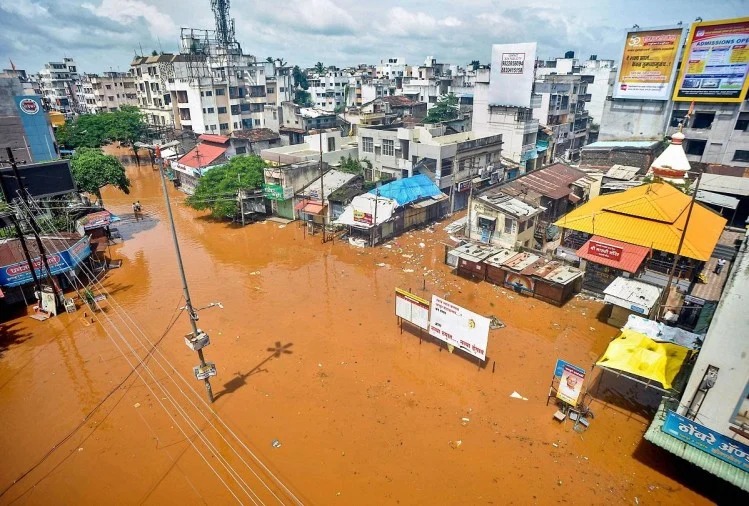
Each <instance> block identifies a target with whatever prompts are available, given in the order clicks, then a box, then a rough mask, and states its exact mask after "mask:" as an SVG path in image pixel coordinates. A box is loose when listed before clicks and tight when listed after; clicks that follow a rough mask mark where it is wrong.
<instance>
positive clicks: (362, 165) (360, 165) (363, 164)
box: [338, 155, 372, 175]
mask: <svg viewBox="0 0 749 506" xmlns="http://www.w3.org/2000/svg"><path fill="white" fill-rule="evenodd" d="M364 169H369V170H372V162H370V161H369V160H367V159H359V158H354V157H352V156H351V155H348V158H345V157H343V156H342V157H341V161H340V163H339V165H338V170H340V171H342V172H348V173H349V174H356V175H360V174H364Z"/></svg>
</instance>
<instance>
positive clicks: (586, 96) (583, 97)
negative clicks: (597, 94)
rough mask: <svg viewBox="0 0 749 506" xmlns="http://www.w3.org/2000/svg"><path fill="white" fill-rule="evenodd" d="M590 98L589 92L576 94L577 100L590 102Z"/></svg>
mask: <svg viewBox="0 0 749 506" xmlns="http://www.w3.org/2000/svg"><path fill="white" fill-rule="evenodd" d="M591 98H592V97H591V95H590V93H585V94H583V95H578V96H577V100H578V102H590V99H591Z"/></svg>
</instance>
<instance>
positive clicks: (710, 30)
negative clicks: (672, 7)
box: [673, 18, 749, 102]
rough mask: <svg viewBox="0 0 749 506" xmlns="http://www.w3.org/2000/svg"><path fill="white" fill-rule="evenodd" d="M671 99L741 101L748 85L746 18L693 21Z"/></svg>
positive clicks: (748, 24) (686, 100) (748, 63)
mask: <svg viewBox="0 0 749 506" xmlns="http://www.w3.org/2000/svg"><path fill="white" fill-rule="evenodd" d="M684 55H685V57H684V59H683V61H682V64H681V72H680V74H679V79H678V80H677V81H676V87H675V89H674V96H673V99H674V101H681V102H741V101H742V100H744V97H745V96H746V91H747V87H749V79H747V73H749V18H735V19H726V20H722V21H706V22H700V23H694V24H693V25H692V31H691V32H690V35H689V40H688V41H687V45H686V48H685V51H684Z"/></svg>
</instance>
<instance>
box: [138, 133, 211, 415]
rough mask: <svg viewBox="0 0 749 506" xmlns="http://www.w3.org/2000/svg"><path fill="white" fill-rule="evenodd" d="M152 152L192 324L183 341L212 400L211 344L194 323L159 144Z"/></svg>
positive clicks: (198, 376)
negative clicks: (194, 357)
mask: <svg viewBox="0 0 749 506" xmlns="http://www.w3.org/2000/svg"><path fill="white" fill-rule="evenodd" d="M153 149H154V153H155V155H156V159H157V163H158V166H159V176H160V177H161V187H162V189H163V190H164V202H165V203H166V211H167V215H168V216H169V225H170V228H171V231H172V240H173V241H174V251H175V253H176V254H177V266H178V267H179V274H180V276H181V277H182V292H183V293H184V297H185V308H186V309H187V314H188V316H189V317H190V325H191V326H192V334H188V335H187V336H185V343H186V344H187V346H188V348H190V349H191V350H193V351H196V352H198V358H199V359H200V365H198V366H196V367H193V372H194V373H195V378H197V379H198V380H203V381H204V382H205V391H206V393H207V394H208V400H209V401H211V402H213V390H212V389H211V379H210V378H211V376H215V375H216V364H214V363H213V362H206V361H205V357H204V356H203V348H205V347H206V346H208V345H209V344H211V341H210V338H209V337H208V334H206V333H205V332H203V331H202V330H200V329H199V328H198V325H197V324H196V323H195V322H196V321H197V320H198V313H197V312H196V311H195V309H194V308H193V307H192V300H191V299H190V290H189V288H188V287H187V277H186V276H185V267H184V265H183V264H182V253H181V252H180V249H179V241H178V240H177V229H176V228H175V227H174V216H173V215H172V206H171V203H170V202H169V191H168V190H167V187H166V178H165V177H164V170H163V165H164V163H163V159H162V158H161V146H155V147H154V148H153Z"/></svg>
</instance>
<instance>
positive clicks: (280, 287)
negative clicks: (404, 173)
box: [0, 151, 731, 505]
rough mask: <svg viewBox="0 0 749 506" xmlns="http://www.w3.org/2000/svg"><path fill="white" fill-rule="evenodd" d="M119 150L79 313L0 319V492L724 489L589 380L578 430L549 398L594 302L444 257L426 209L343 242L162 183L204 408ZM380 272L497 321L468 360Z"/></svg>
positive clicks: (621, 496) (163, 266)
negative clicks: (208, 214) (593, 389)
mask: <svg viewBox="0 0 749 506" xmlns="http://www.w3.org/2000/svg"><path fill="white" fill-rule="evenodd" d="M124 153H125V152H124V151H123V152H122V153H121V154H124ZM128 171H129V175H130V177H131V179H132V182H133V186H132V193H131V195H124V194H122V193H119V192H118V191H116V190H112V189H110V188H108V189H106V190H105V191H104V202H105V204H106V205H107V207H108V208H110V209H111V210H112V211H114V212H115V213H117V214H119V215H120V216H121V217H122V218H123V222H122V223H121V224H120V227H119V228H120V230H121V232H122V235H123V236H124V238H125V241H124V242H123V243H122V244H119V245H117V246H113V247H111V250H110V253H111V255H112V257H114V258H120V259H122V260H123V264H122V267H121V268H119V269H115V270H112V271H110V273H109V274H108V275H107V277H106V278H105V280H104V286H105V287H106V290H107V291H108V292H109V294H110V299H109V300H110V303H109V304H108V305H107V307H106V308H105V310H104V312H103V313H100V314H98V316H97V317H96V318H97V319H98V320H95V321H94V323H93V324H91V323H90V322H89V320H87V319H86V318H85V316H84V311H83V309H79V311H78V312H77V313H74V314H71V315H68V314H63V315H61V316H58V317H56V318H53V319H51V320H48V321H46V322H38V321H35V320H33V319H30V318H27V317H25V316H23V315H20V316H19V317H18V318H16V319H13V320H11V321H9V322H7V323H5V324H2V325H1V326H0V329H2V333H3V337H2V347H1V348H0V352H1V353H2V358H1V359H0V413H1V414H0V417H1V418H0V420H1V422H2V427H3V430H2V431H1V432H0V449H1V450H2V455H3V465H2V466H0V490H2V495H1V496H0V502H2V503H3V504H10V503H13V504H142V503H143V504H178V503H179V504H195V503H206V504H231V503H235V502H241V503H245V504H253V503H255V504H277V503H279V502H280V503H284V504H293V497H296V498H298V499H299V500H300V501H301V502H302V503H305V504H347V505H350V504H362V505H383V504H554V503H560V502H568V503H574V504H605V503H608V504H705V503H709V502H713V501H717V502H720V501H721V497H723V496H721V494H723V493H726V492H725V491H726V490H729V491H730V490H731V486H730V485H728V484H723V483H722V482H718V481H716V480H713V479H711V478H709V477H707V476H706V475H704V474H701V473H699V472H697V471H695V470H694V468H692V467H691V466H689V465H688V464H686V463H684V462H682V461H680V460H679V459H677V458H676V457H673V456H671V455H669V454H667V453H665V452H663V451H661V450H660V449H658V448H654V447H652V446H651V445H650V444H649V443H647V442H645V441H642V434H643V432H644V431H645V428H646V423H647V418H646V417H645V416H644V415H643V414H642V411H641V410H639V409H637V406H636V405H634V404H629V405H628V404H627V403H626V402H615V401H607V400H606V399H602V398H601V399H597V400H596V401H594V403H593V406H592V407H593V411H594V413H595V418H594V420H593V421H592V423H591V425H590V428H589V429H588V430H587V431H586V432H583V433H578V432H576V431H574V430H573V429H572V425H571V424H570V423H563V424H560V423H558V422H556V421H554V420H553V419H552V414H553V413H554V411H555V408H553V407H552V406H547V405H546V400H547V399H546V396H547V393H548V388H549V380H550V377H551V375H552V372H553V367H554V364H555V361H556V359H557V358H558V357H560V358H564V359H565V360H567V361H570V362H573V363H577V364H579V365H581V366H583V367H585V368H586V369H589V368H590V365H591V364H592V363H593V362H594V360H595V359H596V358H597V357H598V356H599V355H600V354H601V353H602V352H603V350H604V349H605V347H606V344H607V342H608V341H609V339H610V338H611V337H613V336H614V335H615V333H616V329H614V328H612V327H610V326H608V325H606V324H604V323H602V322H600V321H599V320H598V319H597V315H598V313H599V311H600V310H601V307H602V306H601V304H600V303H598V302H595V301H590V300H585V299H581V298H575V299H573V300H572V301H570V302H569V303H568V304H567V305H565V306H564V307H562V308H557V307H554V306H551V305H549V304H546V303H544V302H541V301H538V300H534V299H529V298H525V297H518V296H516V295H515V294H514V293H512V292H511V291H508V290H505V289H502V288H499V287H495V286H493V285H490V284H488V283H484V282H482V283H474V282H471V281H468V280H464V279H461V278H458V277H456V276H454V275H453V274H451V273H450V271H449V269H448V268H447V267H446V266H445V265H444V264H443V262H442V259H443V253H444V244H449V243H451V241H450V239H449V238H448V237H447V235H446V233H445V232H444V230H443V228H444V226H445V225H446V224H447V223H448V222H447V221H445V222H442V223H440V224H439V225H437V226H435V227H433V228H431V229H425V230H420V231H416V232H412V233H409V234H406V235H405V236H404V237H401V238H398V239H396V240H395V241H392V242H390V243H389V245H390V246H391V247H390V248H385V247H378V248H376V249H358V248H354V247H352V246H350V245H348V244H347V243H344V242H335V243H327V244H321V241H320V239H319V237H317V236H312V237H311V236H308V235H305V233H304V230H303V229H302V228H300V227H299V226H298V224H297V223H292V224H289V225H285V226H284V225H281V224H279V223H275V222H272V221H266V222H263V223H255V224H251V225H249V226H246V227H245V228H238V227H234V226H232V225H230V224H227V223H223V222H214V221H211V220H209V219H206V218H205V217H203V215H202V213H199V212H196V211H193V210H191V209H189V208H187V207H186V206H185V205H184V204H183V195H182V194H181V193H180V192H178V191H176V190H175V189H174V188H170V194H171V195H172V197H173V208H174V212H175V221H176V226H177V229H178V234H179V239H180V241H181V246H182V252H183V255H184V261H185V269H186V271H187V276H188V280H189V283H190V289H191V294H192V299H193V303H194V304H195V306H196V307H203V306H206V305H208V304H209V303H211V302H216V301H220V302H221V303H222V304H223V309H221V308H219V307H212V308H209V309H204V310H201V311H200V321H199V326H200V327H201V328H203V329H204V330H206V331H207V332H208V333H209V334H210V336H211V340H212V344H211V345H210V346H209V347H208V348H206V350H205V352H206V357H207V359H208V360H211V361H214V362H215V363H216V364H217V367H218V375H217V376H216V377H215V378H213V389H214V392H215V393H216V395H217V399H216V402H215V404H214V405H213V409H215V411H216V413H217V416H218V417H220V419H219V418H217V417H213V416H210V417H207V418H202V417H201V416H200V415H199V411H201V412H203V413H209V409H208V408H207V407H206V406H204V405H202V399H203V398H204V397H205V395H204V390H203V386H202V383H200V382H198V381H196V380H195V379H194V377H193V374H192V366H194V365H196V363H197V358H196V355H195V353H194V352H192V351H191V350H189V349H188V348H187V347H186V346H185V344H184V340H183V336H184V334H186V333H187V332H189V322H188V320H187V316H186V315H185V314H184V313H181V314H180V313H178V308H179V307H180V306H182V305H183V302H182V300H181V295H182V293H181V287H180V280H179V275H178V271H177V268H176V263H175V257H174V252H173V248H172V244H171V239H170V235H169V229H168V226H167V223H166V212H165V207H164V204H163V199H162V194H161V186H160V182H159V179H158V173H157V172H156V171H154V170H152V168H151V167H150V166H148V165H144V166H141V167H136V166H133V165H129V166H128ZM136 199H138V200H140V202H141V204H142V205H143V208H144V209H143V210H144V216H143V219H142V220H138V221H136V220H135V219H134V217H133V215H132V212H131V203H132V202H133V201H134V200H136ZM422 244H423V247H422ZM409 256H410V257H409ZM382 264H384V265H382ZM395 287H402V288H406V289H411V290H412V291H414V292H415V293H416V294H418V295H423V296H425V297H427V298H428V297H430V296H431V294H437V295H439V296H443V297H448V298H449V299H450V300H451V301H453V302H455V303H456V304H460V305H462V306H464V307H467V308H469V309H471V310H473V311H475V312H477V313H480V314H486V315H495V316H497V317H498V318H499V319H501V320H502V321H503V322H505V323H506V327H505V328H503V329H499V330H492V331H491V332H490V337H489V345H488V350H487V354H488V358H487V362H486V364H487V365H486V367H484V368H479V367H477V364H476V362H475V361H473V360H470V359H468V358H466V357H463V356H459V355H457V354H450V353H448V351H447V350H446V349H444V348H442V347H440V346H438V345H437V344H436V343H434V342H432V341H429V340H427V339H424V340H420V339H419V336H418V334H416V333H411V332H407V331H406V332H403V333H402V334H401V332H400V329H399V327H398V325H397V323H396V318H395V315H394V289H395ZM424 288H425V289H424ZM175 314H179V318H178V320H177V321H176V324H174V325H173V326H172V327H171V328H169V329H168V331H167V332H166V333H165V334H164V332H165V329H167V328H168V326H169V323H170V321H172V319H173V317H174V316H175ZM125 315H127V316H125ZM88 316H89V319H90V316H91V315H90V314H88ZM129 318H132V321H131V320H129ZM137 329H142V332H143V333H142V334H139V333H138V332H137ZM138 338H140V340H139V339H138ZM156 341H158V346H157V348H156V349H157V350H158V351H159V352H160V353H159V354H155V355H153V356H152V357H150V358H147V359H146V364H145V365H144V366H143V367H139V368H138V372H137V373H136V374H131V375H130V376H128V373H129V372H130V371H131V369H132V365H134V364H135V363H136V362H137V361H138V360H139V358H140V357H145V356H146V355H147V353H148V351H149V348H150V343H154V342H156ZM130 347H132V349H130ZM120 350H121V351H120ZM133 353H135V355H134V354H133ZM135 356H137V357H138V358H135ZM168 364H171V365H173V366H174V369H172V368H171V366H170V365H168ZM162 366H163V367H162ZM595 376H596V374H594V378H595ZM593 381H595V379H594V380H593ZM612 385H613V384H612ZM177 386H179V389H178V388H177ZM614 386H616V385H614ZM614 386H612V387H610V388H608V387H607V388H604V389H603V390H604V391H607V390H612V389H613V390H615V388H614ZM621 388H622V389H624V390H626V389H632V388H633V387H632V386H631V385H627V384H622V386H621ZM513 391H517V392H519V393H520V394H521V395H522V396H524V397H526V398H527V401H526V400H520V399H514V398H511V397H510V394H511V393H512V392H513ZM182 392H187V393H188V394H189V395H188V396H187V397H183V396H182ZM110 393H111V395H109V394H110ZM621 393H624V394H626V391H623V392H621ZM193 404H194V406H193ZM183 409H184V411H182V410H183ZM186 418H189V419H190V420H191V422H192V423H194V425H191V424H190V423H188V421H187V419H186ZM221 421H223V422H224V423H225V424H226V427H224V426H222V425H220V424H221ZM214 427H215V428H214ZM227 427H228V428H227ZM229 430H231V432H229ZM232 433H233V434H235V435H236V436H237V438H238V439H239V440H241V443H240V442H239V441H238V439H236V438H234V437H233V436H232V435H231V434H232ZM274 440H277V441H278V444H277V445H276V446H278V447H274V446H273V444H272V443H273V441H274ZM208 442H210V443H211V444H212V445H213V446H212V447H210V449H209V447H207V443H208ZM56 445H57V446H56ZM279 445H280V446H279ZM235 451H236V453H235ZM250 452H252V454H253V455H255V456H256V457H257V459H259V460H260V461H261V462H262V463H263V465H260V464H258V462H257V461H256V460H254V459H253V458H252V455H251V454H250ZM263 466H265V467H263ZM232 472H235V473H236V474H235V475H232ZM24 473H26V474H24ZM271 474H272V475H273V476H276V477H277V478H278V480H279V481H280V482H281V483H283V486H282V485H279V484H278V482H275V481H274V480H273V479H272V477H271ZM14 480H18V481H17V482H16V483H15V484H14ZM284 487H286V488H284ZM729 493H730V492H729Z"/></svg>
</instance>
